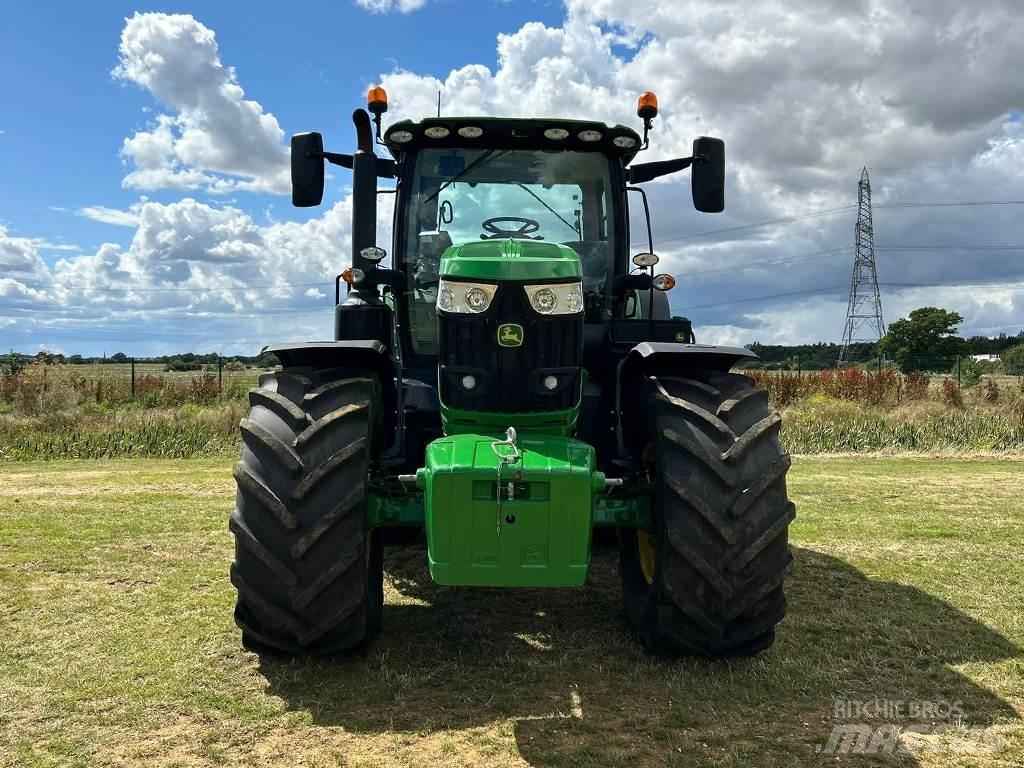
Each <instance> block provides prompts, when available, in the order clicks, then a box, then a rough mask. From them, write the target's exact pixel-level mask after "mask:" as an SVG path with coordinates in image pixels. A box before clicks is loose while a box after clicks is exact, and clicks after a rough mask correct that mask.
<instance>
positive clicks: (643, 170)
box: [626, 156, 704, 184]
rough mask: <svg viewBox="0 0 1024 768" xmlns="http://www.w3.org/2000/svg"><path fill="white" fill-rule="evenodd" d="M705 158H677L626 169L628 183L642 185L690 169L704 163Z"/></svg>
mask: <svg viewBox="0 0 1024 768" xmlns="http://www.w3.org/2000/svg"><path fill="white" fill-rule="evenodd" d="M703 161H704V158H703V156H695V157H677V158H675V159H674V160H657V161H655V162H653V163H641V164H640V165H634V166H632V167H630V168H627V169H626V173H627V178H628V181H630V182H631V183H633V184H641V183H643V182H645V181H650V180H651V179H656V178H658V177H659V176H665V175H667V174H669V173H675V172H676V171H681V170H683V169H684V168H689V167H690V165H692V164H693V163H694V162H698V163H699V162H703Z"/></svg>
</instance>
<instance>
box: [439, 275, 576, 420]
mask: <svg viewBox="0 0 1024 768" xmlns="http://www.w3.org/2000/svg"><path fill="white" fill-rule="evenodd" d="M502 323H517V324H518V325H521V326H522V327H523V344H522V346H519V347H501V346H499V345H498V327H499V326H500V325H501V324H502ZM438 325H439V331H440V334H439V341H440V350H439V356H438V361H439V364H440V377H439V378H440V387H441V401H442V402H443V403H444V404H445V405H447V406H448V407H451V408H461V409H466V410H476V411H497V412H501V413H527V412H531V411H556V410H566V409H568V408H572V407H573V406H574V405H575V404H576V402H577V399H578V395H579V377H580V366H581V365H582V361H583V315H582V314H577V315H553V316H544V315H540V314H538V313H537V312H535V311H534V310H533V308H532V307H530V305H529V302H528V301H527V298H526V292H525V291H523V288H522V285H521V284H519V283H503V284H500V285H499V286H498V290H497V293H496V294H495V296H494V300H493V301H492V302H491V306H490V307H489V308H488V309H487V311H486V312H483V313H481V314H479V315H441V316H440V317H439V318H438ZM466 374H472V375H473V376H474V377H475V378H476V380H477V384H476V386H475V387H474V388H473V389H472V390H467V389H465V388H464V387H463V386H462V378H463V376H465V375H466ZM547 375H554V376H556V377H557V378H558V380H559V386H558V388H557V389H555V390H554V391H548V390H546V389H544V387H543V385H542V384H541V381H542V380H543V379H544V377H545V376H547Z"/></svg>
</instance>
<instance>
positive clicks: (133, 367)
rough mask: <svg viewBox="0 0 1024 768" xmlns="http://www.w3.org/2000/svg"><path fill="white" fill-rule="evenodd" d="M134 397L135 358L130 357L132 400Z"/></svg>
mask: <svg viewBox="0 0 1024 768" xmlns="http://www.w3.org/2000/svg"><path fill="white" fill-rule="evenodd" d="M134 399H135V358H134V357H133V358H132V400H134Z"/></svg>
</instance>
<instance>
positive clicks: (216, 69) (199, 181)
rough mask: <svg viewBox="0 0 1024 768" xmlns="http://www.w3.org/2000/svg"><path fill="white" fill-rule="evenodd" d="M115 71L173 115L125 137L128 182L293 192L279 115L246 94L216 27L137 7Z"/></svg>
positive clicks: (128, 184)
mask: <svg viewBox="0 0 1024 768" xmlns="http://www.w3.org/2000/svg"><path fill="white" fill-rule="evenodd" d="M114 76H115V77H117V78H119V79H121V80H124V81H127V82H131V83H135V84H136V85H138V86H140V87H142V88H145V89H146V90H148V91H149V92H150V93H151V94H152V95H153V97H154V98H155V99H156V100H157V101H158V102H160V103H161V104H162V105H164V106H166V107H169V108H170V109H171V110H172V114H161V115H158V116H157V118H156V119H155V120H154V121H153V122H152V123H151V124H150V126H149V127H148V128H147V129H146V130H140V131H137V132H136V133H135V134H134V135H132V136H130V137H129V138H127V139H125V141H124V144H123V145H122V148H121V155H122V157H124V159H125V160H126V161H128V162H130V163H131V164H132V165H133V166H134V170H132V171H131V172H129V173H128V174H127V175H126V176H125V178H124V182H123V183H124V186H126V187H131V188H135V189H182V190H190V189H205V190H207V191H209V192H213V193H217V194H223V193H228V192H232V191H234V190H251V191H263V192H275V193H279V194H284V193H286V192H287V191H288V152H287V149H286V148H285V146H284V144H283V143H282V139H283V137H284V132H283V131H282V130H281V127H280V126H279V125H278V122H277V118H276V117H274V115H272V114H270V113H269V112H265V111H264V109H263V107H262V106H261V105H260V104H259V103H258V102H256V101H253V100H251V99H246V98H245V92H244V91H243V90H242V87H241V86H240V85H239V84H238V80H237V78H236V76H235V72H234V69H232V68H230V67H225V66H224V65H223V64H222V63H221V60H220V55H219V53H218V50H217V41H216V38H215V36H214V33H213V31H212V30H211V29H209V28H207V27H205V26H204V25H203V24H201V23H200V22H198V21H196V19H194V18H193V17H192V16H189V15H168V14H163V13H136V14H135V15H134V16H132V17H131V18H130V19H128V20H127V22H126V23H125V27H124V30H123V31H122V33H121V45H120V63H119V64H118V66H117V68H116V69H115V70H114Z"/></svg>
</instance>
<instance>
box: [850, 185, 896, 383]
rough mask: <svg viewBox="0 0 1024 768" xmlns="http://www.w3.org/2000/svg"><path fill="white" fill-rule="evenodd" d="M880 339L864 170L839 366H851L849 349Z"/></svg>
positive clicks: (879, 301)
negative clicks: (852, 346) (847, 363)
mask: <svg viewBox="0 0 1024 768" xmlns="http://www.w3.org/2000/svg"><path fill="white" fill-rule="evenodd" d="M883 336H885V322H884V321H883V320H882V297H881V295H880V294H879V292H878V270H877V269H876V268H875V229H874V226H873V225H872V223H871V179H870V178H868V169H867V168H865V169H864V171H863V172H862V173H861V175H860V183H859V184H858V185H857V224H856V226H855V228H854V252H853V276H852V277H851V278H850V303H849V305H848V306H847V308H846V328H845V329H844V330H843V344H842V349H840V351H839V364H840V365H842V364H843V363H844V362H850V354H851V352H852V350H851V349H850V346H851V345H853V344H863V343H867V344H877V343H878V342H879V341H881V339H882V337H883Z"/></svg>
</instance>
